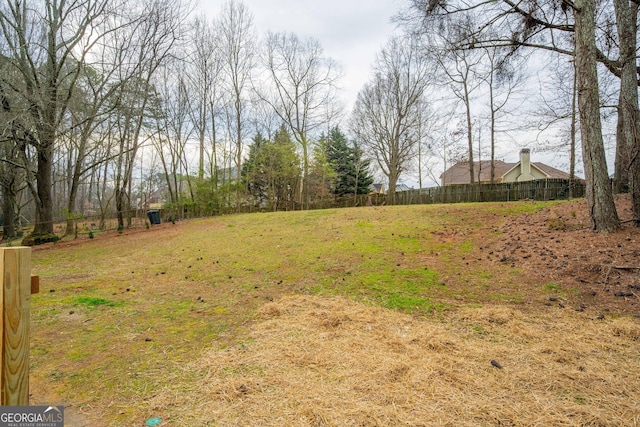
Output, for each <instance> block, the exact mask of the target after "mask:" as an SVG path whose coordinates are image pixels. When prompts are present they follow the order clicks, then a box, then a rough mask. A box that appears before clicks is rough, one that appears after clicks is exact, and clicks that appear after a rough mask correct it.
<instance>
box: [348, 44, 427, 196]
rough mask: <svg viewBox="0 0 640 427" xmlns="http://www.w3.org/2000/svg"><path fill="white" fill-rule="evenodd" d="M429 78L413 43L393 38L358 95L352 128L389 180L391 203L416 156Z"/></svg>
mask: <svg viewBox="0 0 640 427" xmlns="http://www.w3.org/2000/svg"><path fill="white" fill-rule="evenodd" d="M431 75H432V69H431V68H430V67H429V63H428V62H427V61H426V60H425V57H424V56H422V55H421V53H420V51H419V49H417V45H416V44H415V43H414V41H413V40H412V39H410V38H401V37H394V38H391V39H390V40H389V42H388V43H387V45H386V46H385V47H384V48H383V49H382V52H381V53H380V54H379V55H378V57H377V60H376V63H375V71H374V77H373V78H372V80H371V81H370V82H369V83H367V84H366V85H365V87H364V88H363V89H361V90H360V92H359V93H358V98H357V100H356V104H355V106H354V111H353V115H352V122H351V128H352V130H353V132H354V134H355V135H356V136H357V140H358V142H359V143H360V144H361V145H362V146H363V147H365V148H367V149H368V150H369V151H370V152H371V153H373V155H375V158H376V160H377V163H378V165H379V166H380V168H381V169H382V171H383V173H384V174H385V176H386V177H387V179H388V180H389V187H388V194H389V201H390V203H395V191H396V184H397V182H398V178H399V177H400V175H401V174H402V172H404V171H405V170H406V169H407V168H408V167H409V165H410V163H411V161H412V160H413V158H414V156H415V154H416V146H417V144H418V143H419V139H420V138H419V136H420V135H419V134H418V131H419V129H420V126H419V123H420V122H421V120H422V119H423V117H424V114H423V113H424V111H425V110H426V109H427V108H428V103H427V101H426V99H425V96H424V95H425V91H426V90H427V87H428V85H429V83H430V76H431Z"/></svg>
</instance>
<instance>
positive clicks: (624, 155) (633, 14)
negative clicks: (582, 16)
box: [614, 0, 640, 227]
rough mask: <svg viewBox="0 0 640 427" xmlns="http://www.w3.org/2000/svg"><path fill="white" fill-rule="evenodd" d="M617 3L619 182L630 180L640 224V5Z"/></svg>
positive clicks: (620, 0)
mask: <svg viewBox="0 0 640 427" xmlns="http://www.w3.org/2000/svg"><path fill="white" fill-rule="evenodd" d="M614 6H615V10H616V23H617V28H618V37H619V39H620V62H621V64H622V75H621V77H620V98H619V101H618V128H617V137H618V141H617V147H616V148H617V150H616V181H617V182H618V184H625V183H627V182H628V185H629V191H630V192H631V200H632V211H633V220H634V225H635V226H636V227H638V226H640V111H639V107H638V74H637V68H636V33H637V31H636V24H637V14H638V5H637V4H635V3H634V4H630V2H629V1H628V0H615V1H614ZM618 174H619V175H618Z"/></svg>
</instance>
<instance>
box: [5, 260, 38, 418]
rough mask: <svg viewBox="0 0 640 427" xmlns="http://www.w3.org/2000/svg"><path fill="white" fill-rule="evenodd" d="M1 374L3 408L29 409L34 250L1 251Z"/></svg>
mask: <svg viewBox="0 0 640 427" xmlns="http://www.w3.org/2000/svg"><path fill="white" fill-rule="evenodd" d="M0 249H1V251H0V255H1V256H0V271H1V272H2V287H1V288H0V289H1V290H2V292H0V299H1V300H2V301H1V302H2V303H1V305H0V306H1V307H2V316H0V330H2V339H1V340H0V355H1V361H0V363H1V366H0V368H1V372H0V382H1V384H0V386H1V391H2V396H1V399H0V400H1V402H0V403H1V404H2V405H3V406H27V405H29V322H30V318H29V311H30V305H31V248H28V247H14V248H0Z"/></svg>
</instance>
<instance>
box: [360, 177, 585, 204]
mask: <svg viewBox="0 0 640 427" xmlns="http://www.w3.org/2000/svg"><path fill="white" fill-rule="evenodd" d="M584 194H585V185H584V182H583V181H580V180H574V181H570V180H568V179H539V180H535V181H526V182H506V183H501V184H459V185H446V186H443V187H432V188H423V189H421V190H409V191H402V192H398V193H396V194H395V203H394V204H396V205H411V204H429V203H470V202H511V201H517V200H561V199H569V198H579V197H584ZM365 197H366V196H365ZM358 202H359V203H361V204H364V203H366V201H365V199H364V198H359V200H358ZM371 202H372V203H373V204H374V205H382V204H390V201H389V200H388V196H387V195H386V194H374V195H372V196H371Z"/></svg>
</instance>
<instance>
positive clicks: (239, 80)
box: [217, 0, 256, 209]
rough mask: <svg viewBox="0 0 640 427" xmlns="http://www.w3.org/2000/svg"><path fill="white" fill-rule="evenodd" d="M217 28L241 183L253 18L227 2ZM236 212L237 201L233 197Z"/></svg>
mask: <svg viewBox="0 0 640 427" xmlns="http://www.w3.org/2000/svg"><path fill="white" fill-rule="evenodd" d="M217 24H218V39H219V45H220V49H221V51H222V55H223V61H224V66H223V68H222V70H223V72H224V73H225V76H226V79H225V80H226V81H225V83H226V86H227V94H228V96H229V103H228V104H227V107H228V119H227V134H228V136H229V140H230V141H231V142H232V143H233V145H234V149H235V153H234V163H235V167H236V177H235V179H236V182H238V183H239V182H240V180H241V177H240V174H241V169H242V157H243V146H244V140H245V139H246V137H247V135H248V129H247V127H248V124H249V122H248V118H247V115H248V109H249V106H250V102H249V95H248V93H247V91H248V89H249V83H250V81H251V74H252V73H253V72H254V71H255V67H256V59H255V50H256V36H255V34H254V29H253V16H252V15H251V13H250V12H249V10H248V9H247V7H246V6H245V5H244V3H242V2H241V1H239V0H227V2H226V3H224V4H223V6H222V11H221V14H220V17H219V19H218V20H217ZM236 203H237V206H236V207H237V209H239V208H240V198H239V197H236Z"/></svg>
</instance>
